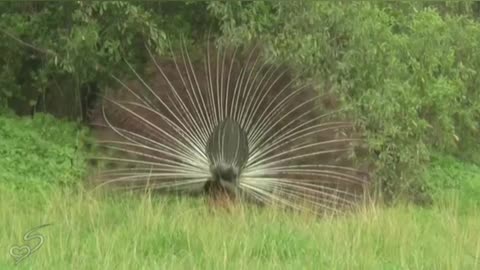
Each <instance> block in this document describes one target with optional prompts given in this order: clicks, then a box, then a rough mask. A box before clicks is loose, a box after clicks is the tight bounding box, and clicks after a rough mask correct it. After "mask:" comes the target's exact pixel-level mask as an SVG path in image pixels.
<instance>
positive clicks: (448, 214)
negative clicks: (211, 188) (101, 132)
mask: <svg viewBox="0 0 480 270" xmlns="http://www.w3.org/2000/svg"><path fill="white" fill-rule="evenodd" d="M0 11H1V12H0V40H1V42H0V206H2V207H0V227H1V228H5V230H4V232H5V233H3V231H2V233H1V234H0V250H2V251H4V252H3V253H2V254H4V255H5V256H1V257H0V268H1V269H17V268H18V269H71V268H72V267H73V268H75V269H99V268H100V269H112V268H114V269H136V268H139V269H152V268H166V269H171V268H175V269H176V268H185V269H192V268H201V269H225V268H235V269H237V268H238V269H250V268H267V269H284V268H287V269H297V268H308V269H318V268H322V269H323V268H324V269H480V235H479V230H478V228H479V226H480V224H479V221H480V217H479V213H480V211H479V209H480V154H479V153H480V143H479V141H478V137H479V136H478V135H479V128H480V91H479V89H478V87H479V85H480V76H479V74H478V72H479V70H480V51H479V50H478V49H477V48H480V20H479V19H480V2H475V1H463V2H451V1H437V2H430V1H412V2H408V1H407V2H404V1H400V2H392V1H389V2H373V1H372V2H364V1H362V2H345V1H343V2H338V3H335V2H333V1H332V2H329V1H314V0H305V1H269V2H267V1H266V2H263V1H224V2H219V1H212V2H199V1H191V2H172V1H152V2H151V1H129V2H112V1H108V2H101V1H67V2H62V3H60V2H53V1H52V2H48V1H31V2H18V1H17V2H12V1H10V2H8V1H7V2H0ZM208 36H210V37H212V38H215V39H216V40H217V41H218V42H228V43H234V44H244V43H249V42H253V41H261V44H262V45H263V48H264V49H265V53H266V54H267V55H268V56H271V57H272V59H274V60H276V61H285V62H288V63H289V64H291V65H292V66H293V67H295V68H296V69H297V70H298V71H300V72H302V73H301V74H303V75H304V76H303V79H304V80H309V81H313V82H314V83H315V85H316V86H317V88H318V89H319V91H324V90H332V91H334V93H336V95H338V97H339V98H340V100H341V101H342V104H343V106H345V108H346V109H347V112H348V113H349V115H350V116H351V117H353V119H355V120H356V122H357V124H358V126H359V128H360V130H361V131H362V132H364V134H365V137H366V142H367V145H368V153H366V155H361V156H358V159H359V161H362V159H364V158H365V157H366V158H367V161H368V162H369V164H371V166H370V168H369V169H370V170H371V172H372V175H373V178H374V180H375V183H376V185H375V189H374V191H378V193H377V194H378V195H380V196H382V197H384V198H387V199H388V200H387V201H392V199H402V200H397V202H398V203H397V204H396V205H395V206H394V207H385V205H384V204H382V203H381V201H380V200H378V201H377V202H376V203H375V204H374V205H366V206H365V208H362V209H361V210H360V211H358V212H356V213H353V214H351V215H346V216H342V217H335V218H329V217H325V218H324V219H322V220H318V219H314V218H312V217H311V216H303V215H300V216H296V217H295V218H292V216H291V215H290V213H289V214H285V213H283V212H277V211H276V210H275V209H274V208H272V209H263V210H261V209H256V208H253V207H252V208H251V207H250V206H245V205H240V206H237V208H235V209H233V210H232V211H234V212H233V214H232V213H225V212H222V211H219V212H215V213H214V214H212V212H211V210H212V209H210V208H208V207H206V205H205V204H203V203H201V201H199V200H194V199H185V198H170V197H154V196H150V194H144V195H142V196H130V195H131V194H129V193H128V194H126V193H121V194H104V193H102V192H100V191H99V192H97V191H92V190H90V189H87V190H85V189H83V188H82V187H83V183H84V182H85V179H86V176H87V175H88V168H89V167H88V164H87V162H86V157H87V155H88V154H89V149H88V147H87V146H88V139H89V131H88V128H86V126H85V122H86V121H87V120H88V119H87V118H88V113H87V112H88V109H89V107H90V106H91V105H92V104H93V103H94V102H95V95H96V94H98V93H99V91H103V90H105V89H107V88H108V87H109V86H112V80H111V79H110V78H111V77H110V74H112V73H114V74H115V75H116V76H120V77H122V76H129V75H128V73H127V72H126V71H127V70H126V65H125V62H124V60H126V61H128V62H129V63H131V64H133V65H134V66H135V67H136V68H139V69H140V68H142V67H143V65H144V64H145V61H146V59H147V55H146V50H145V49H144V46H145V45H147V46H151V47H153V48H154V49H155V50H156V51H157V52H158V53H159V54H164V53H166V52H167V50H169V48H170V47H173V48H176V47H178V45H179V42H181V41H182V39H183V40H184V41H185V42H186V44H188V45H192V46H191V47H192V48H197V47H200V46H201V45H204V44H203V42H204V41H205V40H206V38H207V37H208ZM77 184H79V185H77ZM403 199H406V200H403ZM393 201H395V200H393ZM411 202H415V203H422V204H423V205H425V203H426V202H433V204H431V205H430V207H416V206H412V205H411V204H410V203H411ZM41 223H53V225H51V227H47V228H44V229H42V231H41V232H42V234H43V235H45V236H46V242H45V244H44V245H43V246H42V247H41V249H39V251H38V254H34V255H32V256H31V257H35V258H27V259H26V260H25V261H24V262H22V263H21V264H19V265H14V263H13V260H12V258H11V257H10V255H9V254H8V251H7V250H8V249H9V247H11V246H12V245H21V244H22V243H24V239H23V237H24V233H25V232H26V231H28V230H29V229H30V228H32V227H33V226H36V225H40V224H41ZM199 224H202V225H204V226H198V225H199Z"/></svg>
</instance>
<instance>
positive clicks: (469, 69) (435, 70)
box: [209, 1, 480, 199]
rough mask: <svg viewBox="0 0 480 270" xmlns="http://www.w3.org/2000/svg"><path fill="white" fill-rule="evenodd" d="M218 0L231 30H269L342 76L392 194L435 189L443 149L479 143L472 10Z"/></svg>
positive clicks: (274, 45)
mask: <svg viewBox="0 0 480 270" xmlns="http://www.w3.org/2000/svg"><path fill="white" fill-rule="evenodd" d="M407 4H408V3H407ZM209 8H210V11H211V12H212V14H213V15H214V16H217V17H218V18H219V19H221V20H222V26H223V27H222V31H223V38H224V39H226V40H234V41H242V40H251V39H254V38H260V39H261V40H262V41H264V42H265V43H266V44H268V47H269V51H270V53H271V54H272V55H274V56H277V57H278V58H280V59H287V60H286V61H289V62H291V63H293V64H295V65H296V66H298V67H302V68H303V69H304V70H305V71H306V72H307V73H309V74H310V76H312V77H316V78H321V80H324V81H327V82H329V84H331V85H333V88H334V89H335V90H336V91H337V93H338V94H340V95H342V97H343V98H344V100H345V102H346V105H349V106H352V116H353V117H354V119H356V120H357V121H358V124H359V125H360V126H361V127H363V129H364V131H365V134H366V137H367V140H368V144H369V148H370V161H371V162H372V163H374V165H375V173H376V175H375V178H376V180H377V181H378V182H377V183H378V184H379V185H377V186H378V187H380V190H381V191H384V192H386V193H384V194H385V195H387V196H390V197H393V195H400V194H402V192H404V193H403V194H404V195H408V196H411V195H418V194H421V193H422V191H424V190H426V188H427V185H426V184H425V182H424V179H422V178H421V175H422V171H423V170H424V169H425V166H426V165H427V164H428V161H429V156H430V153H431V152H432V150H434V149H435V150H436V151H445V152H449V153H460V152H462V151H464V150H465V149H469V150H470V153H474V152H475V151H478V150H479V149H480V147H479V144H478V141H477V137H478V131H479V121H480V94H479V93H480V92H479V91H478V89H477V87H478V85H479V77H478V74H477V71H478V70H480V54H479V52H478V50H477V49H476V48H478V46H479V40H480V24H479V23H477V22H476V21H474V20H473V19H471V18H469V17H467V16H441V15H440V14H439V12H438V11H437V10H435V9H432V8H422V9H418V6H414V5H411V6H409V5H405V6H404V7H403V9H402V10H400V11H399V10H397V9H393V8H385V7H383V8H382V7H381V6H380V5H375V4H371V3H365V2H362V3H358V2H356V3H333V2H321V1H320V2H319V1H305V2H292V1H290V2H278V3H265V2H253V3H243V2H233V3H232V2H228V3H220V2H215V3H211V4H210V5H209ZM412 199H421V197H418V198H417V197H412Z"/></svg>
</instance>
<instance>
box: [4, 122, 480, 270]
mask: <svg viewBox="0 0 480 270" xmlns="http://www.w3.org/2000/svg"><path fill="white" fill-rule="evenodd" d="M47 122H48V121H47ZM3 124H5V125H13V124H12V122H4V123H3ZM15 125H16V124H15ZM9 128H10V130H12V127H11V126H10V127H9ZM22 128H24V126H22ZM31 128H32V127H31ZM59 128H60V127H59ZM1 129H2V128H1V127H0V133H1ZM29 130H30V129H29ZM32 130H33V129H32ZM62 130H65V129H62ZM13 132H15V131H13ZM52 132H53V133H55V132H58V130H56V129H55V128H53V127H52V128H50V129H41V132H39V134H36V135H35V134H33V133H34V132H32V131H29V132H28V133H25V132H24V133H22V132H19V133H18V134H16V135H15V136H10V137H6V135H5V136H4V138H6V140H4V141H3V144H1V145H2V147H3V148H1V149H0V150H1V151H3V152H2V153H0V154H5V153H8V155H9V159H8V160H7V159H3V161H1V162H0V166H3V167H2V168H0V169H1V170H2V173H0V176H1V177H2V179H0V206H1V207H0V269H62V270H64V269H115V270H119V269H369V270H370V269H386V270H389V269H462V270H463V269H480V204H479V203H480V195H479V194H480V193H479V192H480V168H479V167H478V166H475V165H469V164H464V163H462V162H460V161H458V160H455V159H453V158H447V157H441V156H440V157H439V158H438V159H437V160H436V161H435V163H434V165H433V166H432V167H431V169H430V171H429V172H428V174H427V175H426V176H425V177H428V178H429V182H430V183H432V185H433V186H434V187H435V190H436V193H435V203H434V205H433V206H431V207H428V208H420V207H416V206H411V205H405V204H399V205H397V206H394V207H383V206H381V205H369V206H365V207H363V208H362V209H361V210H359V211H358V212H356V213H351V214H348V215H344V216H340V217H325V218H322V219H319V218H315V217H313V216H308V215H296V214H293V213H284V212H281V211H277V210H275V209H272V208H267V209H256V208H252V207H246V206H245V207H240V206H238V207H237V208H234V209H232V211H231V212H226V211H223V210H212V209H211V208H209V207H207V206H206V204H205V203H204V202H203V201H202V200H200V199H196V200H194V199H186V198H183V199H178V198H172V197H170V198H169V197H158V196H149V195H138V194H137V195H134V194H125V193H123V194H105V193H101V192H96V193H92V192H90V191H85V190H83V189H82V188H76V187H71V186H69V185H65V183H64V182H62V181H59V182H56V181H54V180H52V179H53V178H55V177H60V178H61V177H68V179H69V181H68V182H72V181H73V180H72V179H74V178H75V177H79V176H80V175H82V174H81V173H79V172H75V173H69V170H70V169H69V168H70V167H69V166H71V164H70V163H68V164H63V163H62V162H61V160H62V159H60V158H59V157H58V155H65V156H66V157H68V156H69V155H74V153H73V152H74V151H73V150H72V149H73V148H74V147H73V146H72V145H73V144H74V143H71V142H73V141H75V140H74V138H76V135H75V132H74V129H72V130H71V132H70V133H68V132H67V133H68V134H63V135H62V136H64V137H65V138H66V139H65V140H58V139H53V138H54V137H52V136H51V134H50V133H52ZM9 134H11V133H9ZM13 134H15V133H13ZM69 136H70V137H71V139H68V137H69ZM39 138H43V141H42V140H40V139H39ZM46 140H47V141H48V140H50V141H49V142H48V143H46V142H45V141H46ZM15 141H17V142H18V143H17V144H15ZM54 141H55V142H56V143H57V144H62V145H64V146H63V148H62V147H57V148H56V146H55V145H52V143H53V142H54ZM29 142H31V143H32V144H33V143H35V145H36V148H33V146H32V145H29ZM42 145H44V146H43V147H46V148H48V149H50V150H51V151H53V150H55V151H54V152H52V153H51V155H54V156H55V158H54V157H49V156H48V155H45V152H44V151H43V150H42V149H41V147H42ZM57 146H58V145H57ZM62 149H63V150H62ZM1 151H0V152H1ZM15 158H16V159H18V160H15ZM20 159H21V160H22V161H21V162H20V161H19V160H20ZM31 160H34V161H35V162H37V163H34V164H37V165H36V166H38V167H39V168H38V170H39V171H40V172H41V173H35V171H32V170H34V169H35V168H33V167H32V166H27V165H31V164H32V163H30V161H31ZM41 164H45V166H43V167H41ZM49 166H50V167H51V168H54V169H53V170H52V171H51V174H50V175H49V170H48V168H49ZM40 167H41V168H40ZM7 180H8V181H7ZM43 180H44V181H43ZM79 180H81V179H77V181H79ZM12 182H15V183H17V184H16V185H12V184H11V183H12ZM39 182H48V185H46V186H48V188H46V186H45V185H43V184H42V185H37V183H39ZM18 183H23V184H22V185H20V184H18ZM28 183H30V184H28ZM445 183H448V185H446V184H445ZM27 186H28V187H29V188H25V187H27ZM18 187H21V188H18ZM47 223H51V224H52V225H50V226H47V227H44V228H41V229H38V231H37V233H39V234H41V235H42V236H43V237H44V242H43V245H41V246H40V247H39V248H38V250H36V251H35V252H34V253H33V254H31V255H30V256H28V257H26V258H25V259H24V260H23V261H21V262H20V263H18V264H15V262H14V259H13V258H12V256H11V255H10V254H9V251H10V249H11V248H12V247H14V246H22V245H24V244H28V245H29V246H30V247H31V248H33V247H34V246H35V245H36V243H38V241H37V240H30V241H25V240H24V239H23V237H24V235H25V233H27V232H28V231H29V230H31V229H32V228H34V227H36V226H39V225H42V224H47ZM23 251H25V250H23Z"/></svg>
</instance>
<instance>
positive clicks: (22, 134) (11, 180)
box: [0, 114, 87, 190]
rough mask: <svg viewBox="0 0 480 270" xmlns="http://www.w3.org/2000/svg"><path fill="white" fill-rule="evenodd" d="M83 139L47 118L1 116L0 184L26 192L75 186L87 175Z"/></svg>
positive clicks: (72, 125) (67, 125) (73, 128)
mask: <svg viewBox="0 0 480 270" xmlns="http://www.w3.org/2000/svg"><path fill="white" fill-rule="evenodd" d="M86 135H87V133H86V130H85V129H83V128H82V129H79V127H78V125H77V124H75V123H71V122H64V121H61V120H58V119H55V118H53V117H52V116H49V115H44V114H36V115H35V117H34V118H33V119H31V118H20V117H16V116H9V117H7V116H0V138H2V139H1V140H0V156H1V157H2V158H1V159H0V182H1V183H2V184H4V185H10V186H11V187H13V188H16V189H26V190H32V189H37V188H46V187H49V186H52V184H54V185H71V184H74V183H76V182H78V180H79V179H81V177H83V176H84V174H85V172H86V161H85V153H84V151H85V150H84V147H83V144H82V142H83V141H84V138H85V136H86Z"/></svg>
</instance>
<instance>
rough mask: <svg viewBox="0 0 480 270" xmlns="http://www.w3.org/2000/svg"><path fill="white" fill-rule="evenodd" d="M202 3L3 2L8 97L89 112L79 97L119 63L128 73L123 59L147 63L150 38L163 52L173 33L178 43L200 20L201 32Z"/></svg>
mask: <svg viewBox="0 0 480 270" xmlns="http://www.w3.org/2000/svg"><path fill="white" fill-rule="evenodd" d="M202 5H205V4H204V3H199V4H183V3H181V5H179V3H169V2H166V3H162V2H157V3H151V2H145V3H131V2H125V1H107V2H98V1H94V2H85V1H75V2H66V3H62V4H60V3H57V2H55V3H53V2H20V3H11V2H6V3H1V4H0V9H1V10H2V11H3V12H2V14H1V15H0V29H2V30H1V31H0V35H1V36H2V40H4V41H5V42H2V44H0V50H1V51H2V52H3V53H2V55H0V65H1V66H2V69H1V70H0V89H1V90H0V91H1V92H0V100H2V99H3V101H2V102H1V103H5V102H8V104H10V106H11V107H12V108H14V109H15V110H16V111H17V112H18V113H20V114H26V113H29V112H30V110H32V109H33V110H36V111H39V110H41V111H48V112H51V113H54V114H56V115H60V116H65V115H67V116H71V117H79V116H85V112H84V111H83V110H85V109H86V108H84V107H81V105H85V104H80V103H81V102H83V103H85V102H84V100H82V99H86V98H87V96H88V95H90V94H91V93H90V92H92V91H94V90H95V89H90V88H102V89H103V88H105V87H106V86H108V85H109V83H110V81H111V79H110V75H111V71H112V70H114V71H115V75H117V76H121V74H122V71H124V70H126V69H127V68H128V66H127V65H126V64H125V62H124V61H123V60H124V59H125V60H126V61H128V62H129V63H131V64H132V65H133V66H134V67H135V68H141V67H142V64H144V62H145V59H146V57H147V52H146V50H145V46H144V44H145V45H147V46H150V47H152V48H153V49H154V50H156V51H157V52H159V53H161V52H162V51H163V50H165V49H166V48H167V45H168V44H167V33H169V34H171V35H170V42H172V43H174V42H175V38H174V37H175V36H179V35H184V36H187V37H188V38H190V37H192V35H193V34H194V32H195V31H194V30H193V29H191V25H192V24H194V23H196V25H195V26H196V27H197V28H196V29H195V30H196V31H200V30H201V29H202V24H201V23H198V22H197V20H198V18H200V19H202V18H203V17H202V14H201V13H200V14H197V15H198V16H197V17H195V16H192V10H200V9H199V8H198V7H199V6H202ZM175 7H178V9H174V8H175ZM174 11H175V12H174ZM204 13H206V11H205V12H204ZM204 23H208V20H206V19H205V22H204ZM187 34H188V35H187ZM1 103H0V105H1ZM66 104H68V105H66ZM72 105H74V106H72ZM77 105H78V106H77Z"/></svg>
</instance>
